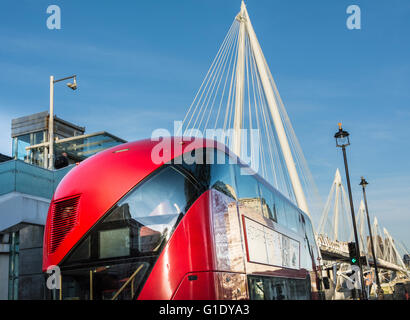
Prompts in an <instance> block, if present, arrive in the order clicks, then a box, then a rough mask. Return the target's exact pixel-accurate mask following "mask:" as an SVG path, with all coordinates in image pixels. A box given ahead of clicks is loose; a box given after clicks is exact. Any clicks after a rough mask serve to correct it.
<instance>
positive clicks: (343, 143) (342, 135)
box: [335, 123, 366, 300]
mask: <svg viewBox="0 0 410 320" xmlns="http://www.w3.org/2000/svg"><path fill="white" fill-rule="evenodd" d="M335 139H336V147H339V148H342V150H343V159H344V163H345V171H346V182H347V189H348V191H349V200H350V210H351V213H352V222H353V231H354V238H355V241H356V259H357V261H358V264H359V269H360V282H361V290H360V299H361V300H364V299H366V298H365V293H364V291H365V290H364V281H363V271H362V262H361V260H360V248H359V238H358V236H357V228H356V218H355V214H354V207H353V199H352V189H351V187H350V177H349V167H348V165H347V158H346V147H347V146H349V145H350V140H349V133H348V132H347V131H344V130H343V129H342V124H341V123H339V131H338V132H336V134H335Z"/></svg>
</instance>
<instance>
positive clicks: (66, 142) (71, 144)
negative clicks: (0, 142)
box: [11, 111, 126, 168]
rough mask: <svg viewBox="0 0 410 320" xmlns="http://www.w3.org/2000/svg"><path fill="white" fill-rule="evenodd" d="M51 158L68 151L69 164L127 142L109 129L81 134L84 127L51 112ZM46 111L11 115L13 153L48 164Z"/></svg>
mask: <svg viewBox="0 0 410 320" xmlns="http://www.w3.org/2000/svg"><path fill="white" fill-rule="evenodd" d="M53 123H54V136H55V142H54V159H56V158H57V157H58V156H59V155H61V154H62V153H63V152H65V153H67V156H68V160H69V164H73V163H76V162H80V161H82V160H84V159H86V158H88V157H90V156H92V155H94V154H96V153H97V152H99V151H101V150H104V149H107V148H110V147H113V146H115V145H118V144H120V143H124V142H126V141H125V140H123V139H120V138H118V137H116V136H114V135H112V134H110V133H108V132H105V131H101V132H96V133H92V134H84V133H85V128H84V127H80V126H77V125H75V124H73V123H70V122H68V121H65V120H63V119H60V118H58V117H56V116H54V121H53ZM48 126H49V113H48V112H47V111H44V112H40V113H36V114H32V115H29V116H25V117H21V118H17V119H13V120H12V122H11V137H12V139H13V143H12V149H13V150H12V157H13V158H14V159H19V160H23V161H24V162H27V163H30V164H34V165H37V166H40V167H43V168H51V166H50V165H49V163H48V161H49V159H50V157H49V151H48V150H49V141H48V137H49V131H48Z"/></svg>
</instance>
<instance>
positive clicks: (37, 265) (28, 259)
mask: <svg viewBox="0 0 410 320" xmlns="http://www.w3.org/2000/svg"><path fill="white" fill-rule="evenodd" d="M43 234H44V226H34V225H30V226H27V227H25V228H23V229H21V230H20V248H19V249H20V253H19V269H20V270H19V271H20V273H19V293H18V297H19V300H43V299H44V298H45V290H46V289H45V278H44V274H43V272H42V269H41V268H42V259H43Z"/></svg>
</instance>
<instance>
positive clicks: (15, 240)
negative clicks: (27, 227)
mask: <svg viewBox="0 0 410 320" xmlns="http://www.w3.org/2000/svg"><path fill="white" fill-rule="evenodd" d="M19 245H20V239H19V232H13V233H12V234H11V239H10V255H9V300H18V287H19V251H20V250H19Z"/></svg>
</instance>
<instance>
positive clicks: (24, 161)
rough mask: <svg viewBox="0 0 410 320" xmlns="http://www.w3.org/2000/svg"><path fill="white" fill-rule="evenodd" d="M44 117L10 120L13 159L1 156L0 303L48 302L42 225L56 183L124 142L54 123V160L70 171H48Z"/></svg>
mask: <svg viewBox="0 0 410 320" xmlns="http://www.w3.org/2000/svg"><path fill="white" fill-rule="evenodd" d="M48 123H49V122H48V112H41V113H37V114H33V115H29V116H25V117H21V118H18V119H13V120H12V125H11V126H12V130H11V136H12V139H13V143H12V156H11V157H9V156H5V155H1V154H0V299H1V300H6V299H10V300H16V299H19V300H21V299H46V298H47V297H49V295H50V292H48V289H47V288H46V285H45V284H46V279H45V275H44V274H43V272H42V246H43V234H44V225H45V221H46V217H47V211H48V207H49V204H50V200H51V198H52V195H53V193H54V190H55V188H56V187H57V185H58V183H59V182H60V180H61V179H62V178H63V177H64V176H65V174H67V172H68V171H70V170H71V169H72V168H73V167H75V163H77V162H79V161H82V160H84V159H86V158H87V157H90V156H92V155H94V154H96V153H97V152H99V151H101V150H104V149H107V148H109V147H112V146H115V145H118V144H121V143H124V142H126V141H125V140H123V139H120V138H118V137H115V136H114V135H112V134H110V133H108V132H104V131H102V132H97V133H93V134H85V128H84V127H80V126H77V125H75V124H72V123H70V122H67V121H65V120H63V119H60V118H57V117H55V118H54V126H55V128H54V130H55V131H54V132H55V136H56V141H55V144H54V151H55V157H56V156H58V155H60V154H61V153H63V152H66V153H67V155H68V159H69V165H68V166H66V167H64V168H62V169H59V170H49V169H47V168H48V159H49V157H48V147H49V143H48Z"/></svg>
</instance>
